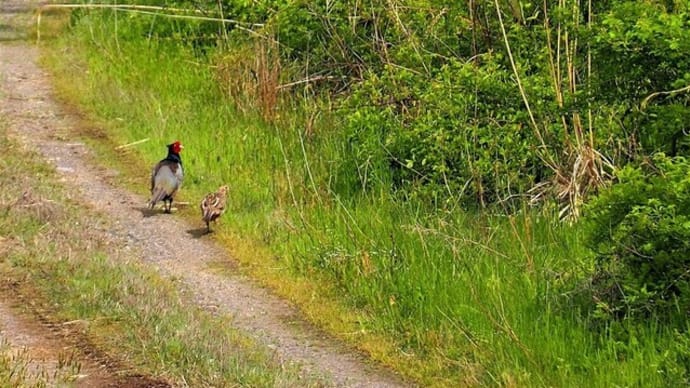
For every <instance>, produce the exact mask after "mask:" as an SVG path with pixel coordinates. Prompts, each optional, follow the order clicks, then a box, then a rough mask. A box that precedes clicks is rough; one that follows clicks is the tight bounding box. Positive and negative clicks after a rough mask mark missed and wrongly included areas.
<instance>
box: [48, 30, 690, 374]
mask: <svg viewBox="0 0 690 388" xmlns="http://www.w3.org/2000/svg"><path fill="white" fill-rule="evenodd" d="M102 22H103V19H99V18H94V19H89V18H88V17H87V18H84V19H83V20H82V22H81V23H79V24H78V25H77V26H76V27H75V28H74V29H73V30H72V31H70V32H69V33H68V34H67V35H65V36H64V37H63V38H62V39H59V40H56V41H53V42H51V44H50V45H47V46H45V51H44V52H45V58H46V64H47V67H48V68H49V69H51V71H52V72H53V73H54V74H55V78H56V85H57V87H58V89H59V91H60V93H61V95H62V97H63V98H64V99H65V100H66V101H68V102H69V103H71V104H73V105H74V106H76V109H78V110H79V111H80V112H85V114H86V116H87V117H88V119H89V120H91V121H92V122H96V123H98V126H99V127H102V128H103V131H104V132H103V133H104V134H105V136H106V140H105V141H103V139H100V144H101V146H100V147H101V148H100V149H101V151H102V152H103V155H104V157H106V158H108V159H109V160H112V161H115V162H116V163H117V164H118V165H119V166H120V168H123V169H124V170H125V171H128V172H129V173H130V174H132V175H131V176H130V177H129V178H128V180H127V181H126V182H125V183H127V184H129V185H131V187H133V188H134V189H135V190H137V191H139V192H140V193H142V194H145V193H146V185H145V182H146V179H147V176H148V172H149V170H148V168H149V166H151V165H152V164H153V163H155V162H156V161H157V160H159V159H160V158H161V157H162V156H163V155H164V145H165V144H167V143H169V142H170V141H172V140H175V139H180V140H181V141H182V142H183V144H184V145H185V150H184V152H183V155H182V157H183V160H184V162H185V166H186V173H187V178H186V181H185V184H184V187H183V190H182V198H181V199H182V200H186V201H190V202H192V203H196V201H197V200H198V199H200V198H201V196H202V195H203V194H204V193H206V192H208V191H210V190H213V189H215V188H216V187H218V186H219V185H221V184H223V183H229V184H230V186H231V197H230V205H229V207H230V208H229V211H228V214H227V216H226V217H225V218H224V219H223V220H222V221H221V223H220V225H219V227H218V230H219V232H218V233H217V235H216V238H217V239H218V240H219V241H220V242H222V243H224V244H226V246H227V247H228V249H230V250H231V251H232V252H233V254H234V255H235V256H236V257H237V258H238V260H239V261H240V262H241V264H242V265H241V268H242V269H243V270H244V271H247V272H248V273H251V274H252V275H253V276H255V277H257V278H258V279H260V280H261V281H263V282H264V284H267V285H268V286H270V287H272V288H273V289H275V290H276V292H278V293H279V294H281V295H284V296H286V297H288V298H290V299H291V300H293V301H294V302H295V303H297V305H299V306H300V308H301V309H302V310H303V311H304V313H305V315H306V316H307V317H309V319H311V320H312V321H314V322H316V323H317V324H318V325H320V326H322V327H324V328H325V329H326V330H328V331H330V332H331V333H333V334H334V335H336V336H338V337H340V338H343V339H345V340H346V341H348V342H349V343H351V344H353V345H354V346H357V347H359V348H361V349H363V350H365V351H366V352H368V353H370V354H371V356H372V357H373V358H375V359H377V360H380V361H382V362H384V363H386V364H388V365H390V366H392V367H393V368H395V369H397V370H398V371H400V372H401V373H402V374H404V375H406V376H409V377H410V378H413V379H415V380H417V381H419V382H421V383H422V384H424V385H438V386H456V385H457V384H458V383H461V384H463V385H487V384H488V385H508V386H601V387H609V386H638V385H644V386H667V385H669V384H674V383H677V382H678V380H675V379H676V378H682V376H683V373H684V372H683V371H684V369H683V366H682V365H683V364H682V362H681V361H678V360H682V349H680V348H678V347H676V346H675V345H674V343H675V342H676V341H677V336H674V334H673V333H670V332H668V331H667V330H665V329H664V328H663V327H656V326H654V325H653V323H650V324H649V325H648V326H644V325H643V326H642V327H635V326H628V325H626V324H623V325H622V326H621V327H622V329H621V330H622V331H623V332H627V333H628V334H629V335H626V336H618V335H614V334H613V333H615V332H614V331H607V330H601V331H596V330H593V329H592V327H593V324H592V322H591V321H590V319H589V317H588V316H587V314H585V313H582V312H581V311H580V309H579V305H578V304H577V303H575V302H574V301H573V300H572V298H568V297H567V295H566V293H568V292H570V291H572V290H573V289H575V288H576V287H577V284H578V281H580V279H582V278H583V274H585V273H586V272H587V271H588V270H589V269H590V268H591V267H592V265H593V263H592V260H591V255H590V253H589V252H588V251H587V250H586V249H585V247H583V245H582V242H581V240H582V235H581V234H582V233H581V231H580V229H579V227H578V226H577V225H575V226H568V225H563V224H558V223H557V222H554V221H553V220H552V218H551V217H549V216H544V215H539V214H533V213H531V212H530V211H528V210H525V211H524V212H523V213H522V214H521V215H517V216H512V217H505V216H490V215H486V214H477V213H473V212H465V211H462V210H460V209H452V208H451V210H447V209H446V210H444V209H432V208H430V207H429V206H428V205H426V204H423V203H416V202H414V201H407V202H404V201H399V200H397V199H395V198H394V196H392V195H390V194H389V193H387V192H379V193H370V194H369V195H366V196H359V197H348V198H343V197H339V196H338V195H336V194H335V193H333V192H331V191H329V189H328V187H330V186H329V185H328V184H327V182H331V181H333V180H337V179H340V177H337V176H336V174H342V171H340V170H339V169H338V168H336V167H334V166H338V163H339V160H338V157H339V152H340V151H339V147H340V146H339V144H340V143H339V140H340V139H339V133H338V131H337V119H335V118H334V119H333V120H334V121H333V122H328V121H324V122H321V123H320V125H321V128H318V129H319V130H318V131H317V135H316V136H315V137H314V138H308V139H306V140H305V139H304V138H302V137H301V135H300V134H302V133H303V125H304V124H303V122H302V121H301V120H300V113H299V111H298V112H297V113H294V114H293V113H290V112H289V110H288V109H286V110H283V111H281V115H282V117H281V119H280V120H279V121H278V125H268V124H266V123H264V122H263V121H261V120H260V119H258V118H257V116H256V115H252V114H239V113H238V112H237V111H236V110H235V109H234V107H233V102H232V101H230V100H229V99H228V98H226V97H225V96H224V95H223V94H222V93H221V92H220V91H219V89H220V88H219V87H218V85H217V80H216V79H215V78H214V76H213V74H214V73H213V68H212V67H211V63H210V62H208V61H207V60H205V59H203V58H199V57H197V56H196V55H195V54H194V52H193V50H191V49H190V48H188V47H186V46H185V45H184V44H174V43H170V42H159V41H157V40H155V39H152V40H145V39H132V35H133V34H129V35H127V36H120V37H119V38H118V39H115V37H116V34H115V32H114V31H113V30H112V29H109V27H108V26H107V24H101V23H102ZM121 28H122V27H121ZM295 105H299V104H295ZM97 133H98V132H97ZM95 138H96V139H97V136H95V137H94V136H92V139H95ZM143 138H150V139H151V141H149V142H146V143H143V144H141V145H138V146H136V148H135V149H134V151H131V152H129V153H127V154H126V155H121V156H116V155H114V154H113V153H112V152H111V151H108V150H106V148H105V147H104V146H103V144H107V145H110V146H112V145H114V144H126V143H130V142H133V141H137V140H140V139H143ZM97 140H98V139H97ZM303 145H304V148H303ZM97 147H98V146H97ZM310 173H311V174H312V176H313V177H314V180H313V181H312V179H311V178H310ZM351 173H352V174H354V173H355V172H351ZM181 213H182V215H183V216H185V217H190V219H196V218H197V217H198V215H197V214H196V209H195V206H193V207H192V208H191V209H186V210H183V211H182V212H181ZM630 333H632V334H630ZM667 349H672V350H670V351H666V350H667Z"/></svg>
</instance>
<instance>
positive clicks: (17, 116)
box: [0, 0, 405, 387]
mask: <svg viewBox="0 0 690 388" xmlns="http://www.w3.org/2000/svg"><path fill="white" fill-rule="evenodd" d="M13 3H15V4H16V3H27V1H23V2H22V1H21V0H14V1H13ZM6 4H7V3H4V4H3V5H0V7H5V6H6ZM37 57H38V52H37V49H36V48H35V47H33V46H29V45H26V44H16V43H14V44H1V43H0V77H2V79H1V80H0V113H2V115H3V116H5V117H6V119H7V121H8V123H9V129H10V133H11V134H13V135H14V136H15V137H17V138H18V139H19V140H20V142H21V143H22V144H25V145H26V146H28V147H29V148H31V149H34V150H37V151H39V152H40V154H42V155H44V157H45V158H46V159H47V160H49V161H50V162H51V163H52V164H53V165H54V166H55V168H56V169H57V171H58V172H59V173H60V175H61V177H62V180H63V182H64V184H65V185H66V186H67V187H69V188H71V189H72V190H74V191H75V192H76V193H77V197H78V198H81V200H82V201H83V202H84V203H86V204H88V205H89V206H91V207H92V208H94V209H95V210H97V211H99V212H102V213H103V214H107V215H109V219H110V220H111V225H109V226H108V227H107V228H103V227H102V226H101V228H103V229H102V232H103V236H104V238H105V239H108V240H110V241H111V242H112V243H113V244H114V245H115V246H118V247H119V248H120V249H121V250H123V251H129V252H131V253H132V254H133V256H135V257H140V258H141V259H142V261H144V262H146V263H148V264H150V265H151V266H153V267H155V268H156V269H157V270H159V271H160V272H161V273H163V274H164V275H166V276H168V277H171V278H174V279H180V280H182V282H183V283H184V287H182V291H183V292H189V293H191V297H192V298H193V299H194V300H195V301H196V302H197V303H198V304H199V305H201V306H204V307H206V308H207V309H209V310H211V311H218V312H221V313H224V314H229V315H231V316H232V317H233V322H232V325H233V326H235V327H238V328H240V329H242V330H244V331H246V332H248V333H250V334H251V335H252V336H254V337H255V338H258V339H259V340H260V341H261V342H262V343H263V344H265V345H266V346H267V347H269V348H270V349H273V351H274V352H275V353H276V354H277V356H278V358H279V359H280V360H281V361H282V362H284V363H288V364H292V363H297V364H299V365H301V366H302V368H303V370H304V371H305V372H306V373H309V374H312V375H316V376H328V377H330V379H331V380H332V382H333V384H334V385H335V386H347V387H398V386H405V384H404V383H403V382H402V381H401V380H400V379H399V378H398V377H397V376H395V375H394V374H392V373H391V372H389V371H386V370H384V369H382V368H380V367H378V366H374V365H372V363H371V361H370V360H369V359H367V358H366V357H365V356H363V355H360V354H358V353H357V352H354V351H351V350H348V349H346V348H345V347H344V346H343V345H342V344H340V343H339V342H337V341H335V340H333V339H332V338H329V337H328V336H327V335H325V334H324V333H323V332H321V331H319V330H318V329H316V328H314V327H313V326H311V325H309V324H307V323H305V322H304V321H303V320H302V319H301V318H300V317H299V313H298V311H296V310H295V309H294V308H293V307H292V306H290V305H289V304H288V303H286V302H285V301H283V300H281V299H279V298H277V297H275V296H274V295H271V294H270V293H269V292H267V291H266V290H264V289H262V288H260V287H257V286H256V285H254V284H252V282H251V281H250V280H249V279H246V278H244V277H242V276H240V275H236V274H234V275H233V274H231V275H222V276H221V275H218V274H214V273H212V272H210V271H209V270H208V266H209V264H212V263H218V262H232V258H230V257H228V254H227V252H226V251H224V250H223V249H221V248H220V247H218V246H217V245H215V244H214V243H213V242H211V241H205V240H202V239H197V238H194V236H193V233H188V232H187V231H189V230H192V229H193V228H192V227H191V226H190V225H189V224H187V223H186V222H184V221H183V220H180V219H178V218H176V217H175V216H170V215H162V214H156V215H153V216H151V214H150V213H147V212H146V211H145V209H144V206H145V202H146V200H145V199H144V198H141V197H139V196H136V195H134V194H132V193H129V192H127V191H125V190H123V189H121V188H117V187H113V186H111V185H110V184H109V183H108V177H109V176H110V177H112V176H113V175H114V174H117V173H116V172H114V171H104V170H103V169H102V168H99V167H95V166H93V163H91V162H90V161H91V160H93V158H94V157H95V155H93V153H92V152H91V151H90V150H89V149H88V148H87V147H86V146H85V145H84V144H82V143H80V142H78V141H74V140H71V139H70V133H71V131H70V130H69V128H72V127H76V125H77V121H76V120H74V119H73V118H71V117H70V116H69V115H68V114H66V113H65V112H64V111H63V110H62V109H61V108H60V106H59V105H58V104H57V103H56V102H55V101H54V100H53V98H52V96H51V93H52V92H51V87H50V83H49V78H48V76H47V74H45V72H43V71H42V70H41V69H40V68H39V67H38V66H37V64H36V63H37ZM183 140H184V139H183ZM87 225H88V222H87ZM94 227H98V226H94Z"/></svg>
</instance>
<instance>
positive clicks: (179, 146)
mask: <svg viewBox="0 0 690 388" xmlns="http://www.w3.org/2000/svg"><path fill="white" fill-rule="evenodd" d="M172 148H173V151H175V153H176V154H179V153H180V151H182V150H183V149H184V147H183V146H182V143H180V142H179V141H176V142H174V143H173V145H172Z"/></svg>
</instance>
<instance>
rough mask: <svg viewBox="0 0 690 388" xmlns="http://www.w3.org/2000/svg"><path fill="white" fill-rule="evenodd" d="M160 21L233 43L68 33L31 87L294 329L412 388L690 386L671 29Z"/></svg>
mask: <svg viewBox="0 0 690 388" xmlns="http://www.w3.org/2000/svg"><path fill="white" fill-rule="evenodd" d="M151 3H156V4H158V3H160V5H162V4H163V3H165V2H151ZM165 4H167V5H169V6H175V7H177V8H183V9H188V10H196V11H198V10H200V9H201V10H203V12H202V13H203V14H204V15H206V16H209V15H211V16H214V17H225V18H227V19H232V20H233V21H232V22H226V23H225V24H224V23H219V22H214V21H208V20H206V21H204V20H198V19H196V20H195V19H194V18H192V19H178V18H171V17H164V16H155V15H151V14H150V13H141V12H123V11H113V10H108V9H98V10H94V9H78V10H74V11H70V12H69V21H68V22H67V23H66V25H65V29H64V32H63V33H62V34H60V35H59V36H58V37H57V38H55V39H50V40H47V41H45V40H44V46H43V47H44V49H45V51H44V52H45V63H46V66H47V67H48V68H49V69H50V70H51V71H53V73H54V74H55V79H56V85H57V86H58V89H59V93H60V94H61V96H62V97H63V98H64V99H65V101H67V102H68V103H69V104H71V105H73V106H74V107H75V109H77V110H78V111H80V112H83V113H84V114H85V117H86V119H87V120H89V121H90V122H92V123H95V124H96V125H97V126H98V128H102V131H100V130H94V131H93V133H90V138H91V139H92V141H94V140H95V141H96V143H99V144H101V146H100V149H101V150H102V152H103V153H104V155H108V157H109V158H111V159H112V160H116V161H119V163H120V166H121V167H122V168H123V169H124V170H126V171H128V172H129V173H130V178H128V179H129V181H128V182H127V183H128V184H131V185H137V186H133V187H136V189H137V190H139V191H140V192H141V193H142V194H143V193H145V191H146V186H145V181H146V179H147V174H148V168H149V166H150V165H152V164H153V163H154V162H155V161H157V160H158V159H160V157H161V155H162V153H163V151H164V148H163V146H164V145H165V144H167V143H168V142H170V141H172V140H175V139H179V140H181V141H182V142H183V144H184V145H185V150H184V152H183V155H182V158H183V160H184V163H185V167H186V173H187V178H186V181H185V184H184V188H183V192H182V198H181V199H182V200H183V201H189V202H191V203H192V204H196V201H197V200H198V199H200V198H201V197H202V195H203V194H205V193H206V192H209V191H212V190H215V189H216V188H217V187H218V186H220V185H221V184H226V183H227V184H229V185H230V187H231V192H230V198H229V211H228V215H227V217H226V218H225V219H223V221H222V222H221V225H219V227H218V233H217V234H216V236H215V237H216V238H217V239H218V240H219V241H221V242H223V243H225V244H226V246H227V247H228V248H229V249H230V250H231V251H232V252H233V253H234V254H235V255H236V256H237V257H238V260H239V261H240V262H241V263H242V268H243V270H245V271H247V272H249V273H252V274H253V275H254V276H256V277H257V278H259V279H261V280H262V281H263V282H265V284H267V285H268V286H270V287H272V288H273V289H275V290H276V292H278V293H281V294H282V295H284V296H286V297H288V298H290V299H291V300H293V301H295V303H297V304H298V305H299V306H300V307H301V308H302V310H303V311H304V312H305V315H306V316H307V317H309V318H310V319H311V320H313V321H314V322H315V323H317V324H318V325H320V326H322V327H324V328H325V329H326V330H328V331H329V332H331V333H333V334H334V335H336V336H338V337H340V338H342V339H344V340H346V341H348V342H349V343H351V344H353V345H354V346H357V347H359V348H361V349H363V350H364V351H366V352H368V353H369V354H370V355H371V356H372V357H373V358H374V359H377V360H379V361H381V362H383V363H385V364H388V365H390V366H391V367H393V368H394V369H396V370H398V371H399V372H400V373H402V374H403V375H405V376H408V377H409V378H412V379H414V380H416V381H418V382H421V383H422V384H424V385H439V386H444V385H445V386H453V385H457V384H458V383H462V384H466V385H475V384H476V385H486V384H489V385H517V386H584V385H587V386H629V385H643V386H669V385H681V384H687V383H688V379H689V378H690V375H689V373H690V369H689V368H690V361H689V360H690V337H688V334H687V324H686V323H685V322H686V321H687V319H686V318H687V314H688V311H689V308H690V295H689V294H688V292H690V291H689V290H690V288H689V283H688V276H689V274H690V267H688V262H687V257H688V255H687V253H688V245H687V241H688V239H687V238H686V237H687V235H688V234H689V233H688V230H690V229H689V228H690V221H688V216H689V215H690V208H689V207H688V205H687V203H689V202H688V201H687V199H688V196H689V195H690V192H688V188H689V187H690V186H688V182H689V181H688V178H687V176H688V167H689V166H688V163H687V161H686V160H685V159H684V155H686V154H687V152H688V147H687V146H688V144H687V136H686V132H685V131H686V130H687V125H688V124H687V123H688V122H690V110H689V109H688V91H689V90H690V88H689V87H688V85H690V74H689V73H687V69H688V68H690V66H689V65H690V63H688V62H689V61H690V58H688V57H687V55H685V54H686V53H687V52H688V49H689V47H688V42H690V36H689V35H690V28H688V27H689V24H690V20H689V17H688V15H689V13H688V12H689V11H690V10H689V9H688V6H687V4H685V3H684V2H679V1H651V0H648V1H617V0H613V1H607V2H596V3H595V2H585V1H570V0H560V1H553V2H544V3H543V4H542V3H534V2H523V1H498V0H494V1H468V2H450V1H448V2H443V1H422V2H413V1H386V2H378V1H372V2H368V3H366V4H364V3H362V2H359V1H343V2H324V3H321V2H309V1H277V2H276V1H270V2H269V1H265V2H262V1H257V2H253V3H251V4H245V2H239V1H238V2H234V1H230V2H224V3H223V4H224V6H223V7H222V8H220V9H219V8H218V3H217V2H204V1H201V2H199V1H196V2H186V1H168V2H167V3H165ZM173 11H174V10H170V9H168V10H158V11H146V12H154V13H155V12H158V13H167V14H170V13H171V12H173ZM180 12H181V11H174V14H175V15H179V14H180ZM190 14H193V15H197V16H198V12H191V11H190ZM87 135H89V134H87ZM142 139H149V140H148V141H146V142H143V143H138V144H137V145H136V146H132V147H129V148H128V149H127V152H126V153H119V154H118V153H115V152H113V151H112V150H110V151H108V150H107V147H105V146H104V145H106V146H112V145H116V144H129V143H133V142H136V141H139V140H142ZM110 148H112V147H110ZM195 210H196V209H195V206H192V208H191V209H187V210H183V211H182V214H183V215H185V216H189V217H197V216H198V215H197V214H196V213H195ZM257 252H258V253H257Z"/></svg>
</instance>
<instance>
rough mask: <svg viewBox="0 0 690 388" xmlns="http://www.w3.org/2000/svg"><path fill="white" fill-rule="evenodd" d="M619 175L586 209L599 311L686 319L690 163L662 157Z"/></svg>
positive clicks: (688, 307)
mask: <svg viewBox="0 0 690 388" xmlns="http://www.w3.org/2000/svg"><path fill="white" fill-rule="evenodd" d="M617 177H618V182H617V183H616V184H614V185H613V186H611V187H610V188H608V189H606V190H604V191H603V192H601V193H600V194H599V196H598V197H597V198H596V199H594V200H593V201H592V202H591V203H590V204H589V205H588V206H587V207H586V220H587V222H588V227H589V229H588V233H589V238H588V240H589V242H590V244H591V246H592V248H593V249H594V251H595V252H596V255H597V263H598V273H597V275H596V276H595V282H594V284H595V300H596V301H597V303H598V310H599V313H600V314H603V315H604V316H606V317H619V318H620V317H628V318H640V317H650V316H659V317H661V318H662V319H665V320H666V319H669V320H672V319H674V318H682V317H684V316H686V315H687V313H688V312H689V311H690V164H689V163H688V161H687V160H686V159H685V158H683V157H675V158H670V157H667V156H665V155H664V154H657V155H656V156H655V157H654V159H653V160H652V161H648V162H646V163H644V164H642V165H641V166H639V167H631V166H628V167H625V168H623V169H622V170H620V171H619V173H618V174H617Z"/></svg>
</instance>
